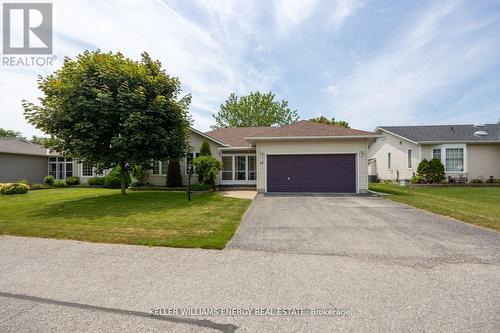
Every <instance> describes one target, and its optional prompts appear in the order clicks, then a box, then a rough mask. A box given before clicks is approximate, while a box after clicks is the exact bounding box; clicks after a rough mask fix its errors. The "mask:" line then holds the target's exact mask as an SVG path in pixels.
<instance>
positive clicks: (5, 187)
mask: <svg viewBox="0 0 500 333" xmlns="http://www.w3.org/2000/svg"><path fill="white" fill-rule="evenodd" d="M29 189H30V188H29V186H28V185H26V184H21V183H6V184H2V185H1V186H0V193H2V194H24V193H26V192H28V191H29Z"/></svg>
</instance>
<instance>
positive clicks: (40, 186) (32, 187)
mask: <svg viewBox="0 0 500 333" xmlns="http://www.w3.org/2000/svg"><path fill="white" fill-rule="evenodd" d="M45 188H49V186H48V185H47V184H40V183H34V184H31V185H30V190H42V189H45Z"/></svg>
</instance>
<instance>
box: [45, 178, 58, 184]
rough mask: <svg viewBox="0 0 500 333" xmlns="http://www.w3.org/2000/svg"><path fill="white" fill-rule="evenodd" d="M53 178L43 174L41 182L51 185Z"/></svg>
mask: <svg viewBox="0 0 500 333" xmlns="http://www.w3.org/2000/svg"><path fill="white" fill-rule="evenodd" d="M55 180H56V179H55V178H54V176H45V178H44V179H43V182H44V183H45V184H48V185H52V184H54V182H55Z"/></svg>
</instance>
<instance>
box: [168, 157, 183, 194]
mask: <svg viewBox="0 0 500 333" xmlns="http://www.w3.org/2000/svg"><path fill="white" fill-rule="evenodd" d="M167 186H168V187H181V186H182V176H181V164H180V163H179V160H177V159H171V160H169V161H168V167H167Z"/></svg>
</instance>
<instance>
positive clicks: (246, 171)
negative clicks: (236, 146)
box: [219, 154, 257, 185]
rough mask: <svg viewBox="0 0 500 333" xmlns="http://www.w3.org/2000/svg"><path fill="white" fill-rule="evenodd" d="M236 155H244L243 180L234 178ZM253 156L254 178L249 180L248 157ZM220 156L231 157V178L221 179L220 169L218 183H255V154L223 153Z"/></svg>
mask: <svg viewBox="0 0 500 333" xmlns="http://www.w3.org/2000/svg"><path fill="white" fill-rule="evenodd" d="M236 156H245V180H236V159H235V157H236ZM249 156H253V157H255V170H254V172H255V179H254V180H249V179H248V174H249V168H248V165H249V164H248V157H249ZM222 157H231V158H232V164H233V167H232V179H231V180H222V170H221V171H220V172H219V179H220V183H221V184H223V185H228V184H252V185H253V184H257V155H256V154H224V155H222ZM222 157H221V159H222Z"/></svg>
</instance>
